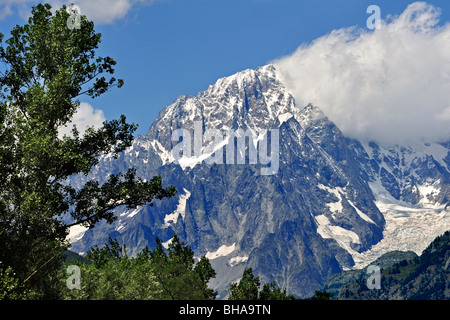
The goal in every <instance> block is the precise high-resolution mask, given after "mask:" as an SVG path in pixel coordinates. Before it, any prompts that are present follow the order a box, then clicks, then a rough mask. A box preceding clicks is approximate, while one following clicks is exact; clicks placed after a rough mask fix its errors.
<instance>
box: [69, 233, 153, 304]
mask: <svg viewBox="0 0 450 320" xmlns="http://www.w3.org/2000/svg"><path fill="white" fill-rule="evenodd" d="M86 259H87V263H82V262H80V261H73V260H72V261H69V262H68V265H76V266H78V267H79V268H80V278H81V279H80V288H79V289H70V288H67V284H66V281H67V280H66V279H67V274H66V270H67V268H62V269H61V274H60V279H61V292H62V296H61V297H62V298H63V299H70V300H75V299H80V300H149V299H157V298H158V297H159V295H160V291H161V289H160V285H159V284H158V282H157V281H156V277H155V276H154V273H153V270H152V268H151V263H150V259H149V257H148V255H145V254H142V253H140V254H138V255H137V256H136V257H135V258H132V257H129V256H128V255H127V252H126V247H125V245H123V246H120V245H119V243H118V242H117V240H113V239H112V238H110V239H109V242H108V244H106V245H104V246H103V247H102V248H97V247H94V248H91V249H90V250H89V251H88V253H87V255H86Z"/></svg>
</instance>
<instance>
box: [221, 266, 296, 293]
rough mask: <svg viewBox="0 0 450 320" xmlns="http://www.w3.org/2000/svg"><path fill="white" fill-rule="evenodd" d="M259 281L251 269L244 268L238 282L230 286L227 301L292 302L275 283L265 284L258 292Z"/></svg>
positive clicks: (284, 291) (284, 290)
mask: <svg viewBox="0 0 450 320" xmlns="http://www.w3.org/2000/svg"><path fill="white" fill-rule="evenodd" d="M260 285H261V281H260V279H259V276H258V277H255V275H254V274H253V269H252V268H246V269H245V270H244V273H243V274H242V278H241V279H240V280H239V282H238V283H237V282H234V283H232V284H231V286H230V294H229V296H228V300H293V299H294V297H293V296H291V295H288V294H287V293H286V289H280V288H278V287H277V286H276V284H275V282H270V283H265V284H264V285H263V287H262V289H261V290H259V288H260Z"/></svg>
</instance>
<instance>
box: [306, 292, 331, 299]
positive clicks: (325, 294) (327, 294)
mask: <svg viewBox="0 0 450 320" xmlns="http://www.w3.org/2000/svg"><path fill="white" fill-rule="evenodd" d="M332 297H333V294H331V293H330V292H328V291H320V290H316V291H314V296H312V297H311V298H310V300H331V298H332Z"/></svg>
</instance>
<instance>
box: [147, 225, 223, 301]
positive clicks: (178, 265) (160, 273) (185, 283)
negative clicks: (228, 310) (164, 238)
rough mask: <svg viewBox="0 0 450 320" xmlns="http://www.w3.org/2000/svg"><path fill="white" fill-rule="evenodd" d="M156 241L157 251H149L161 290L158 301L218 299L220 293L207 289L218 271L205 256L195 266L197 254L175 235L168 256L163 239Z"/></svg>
mask: <svg viewBox="0 0 450 320" xmlns="http://www.w3.org/2000/svg"><path fill="white" fill-rule="evenodd" d="M156 242H157V246H156V248H155V249H154V250H153V251H148V255H149V256H150V257H151V262H152V267H153V270H154V274H155V276H156V279H157V281H158V283H159V284H160V285H161V288H162V292H161V295H160V296H159V299H163V300H179V299H187V300H205V299H206V300H213V299H215V297H216V295H217V293H216V292H215V291H213V290H212V289H210V288H208V281H209V280H210V279H211V278H214V277H215V275H216V272H215V271H214V269H213V268H212V267H211V264H210V263H209V260H208V259H207V258H206V257H205V256H202V257H201V258H200V260H199V262H198V263H197V264H195V265H194V252H193V251H192V250H191V248H190V247H189V246H187V245H185V244H184V243H183V242H180V239H179V238H178V236H177V235H176V234H175V235H174V236H173V238H172V241H171V242H170V244H169V246H168V249H167V253H166V251H165V250H164V247H163V246H162V243H161V240H159V239H156Z"/></svg>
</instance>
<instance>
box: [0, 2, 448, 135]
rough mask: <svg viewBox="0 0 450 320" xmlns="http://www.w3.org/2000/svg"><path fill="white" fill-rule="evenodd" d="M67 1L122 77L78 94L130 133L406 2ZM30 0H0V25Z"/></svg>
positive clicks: (15, 18)
mask: <svg viewBox="0 0 450 320" xmlns="http://www.w3.org/2000/svg"><path fill="white" fill-rule="evenodd" d="M73 2H74V3H76V4H78V6H79V7H80V10H81V13H82V14H86V15H88V17H89V15H90V16H91V17H94V18H93V20H94V22H96V30H97V31H98V32H101V33H102V35H103V42H102V44H101V47H100V50H99V51H98V53H99V55H103V56H105V55H109V56H111V57H113V58H114V59H116V61H117V63H118V65H117V69H116V71H117V72H116V75H117V77H120V78H123V79H124V80H125V85H124V86H123V87H122V88H121V89H114V90H113V91H111V92H109V93H107V94H106V95H104V96H103V97H101V98H97V99H94V100H92V99H90V98H86V100H85V101H86V102H88V103H89V104H91V105H92V106H93V107H94V108H96V109H102V110H103V112H104V115H105V117H106V118H107V119H115V118H118V116H119V115H120V114H125V115H126V116H127V118H128V119H129V121H132V122H135V123H138V124H139V129H138V132H137V134H145V133H146V131H147V130H148V128H149V126H150V124H151V123H152V121H153V120H154V119H155V118H156V116H157V114H158V112H159V111H160V110H161V109H162V108H163V107H164V106H166V105H168V104H170V103H172V102H173V101H174V100H175V99H176V98H177V97H178V96H180V95H182V94H187V95H194V94H196V93H197V92H199V91H202V90H205V89H206V88H207V86H208V85H209V84H212V83H214V82H215V81H216V80H217V79H218V78H220V77H224V76H228V75H231V74H234V73H236V72H238V71H241V70H244V69H247V68H256V67H258V66H261V65H264V64H266V63H268V62H269V61H271V60H274V59H278V58H282V57H283V56H286V55H289V54H291V53H293V52H294V51H295V50H296V48H297V47H299V46H300V45H301V44H302V43H310V42H311V41H313V40H314V39H316V38H318V37H321V36H323V35H326V34H328V33H329V32H331V31H332V30H334V29H339V28H344V27H349V26H354V25H357V26H360V27H361V28H365V27H366V20H367V18H368V17H369V14H367V13H366V9H367V7H368V6H369V5H371V4H375V5H378V6H379V7H380V9H381V16H382V18H385V17H386V15H388V14H392V15H398V14H401V13H402V12H403V10H405V8H406V7H407V6H408V4H410V3H411V2H412V1H403V0H396V1H384V0H383V1H381V0H373V1H366V0H343V1H336V0H319V1H294V0H153V1H150V0H147V1H145V0H111V1H108V0H102V1H100V2H98V3H99V4H101V5H102V6H103V9H98V10H99V11H98V12H95V10H96V9H95V8H93V7H94V5H92V4H91V5H90V7H88V6H87V5H86V3H87V2H86V1H84V2H83V1H78V2H77V1H73ZM92 2H94V1H92ZM427 2H428V3H430V4H433V5H435V6H437V7H439V8H441V9H442V13H441V15H440V21H441V22H440V24H444V23H446V22H447V21H449V20H450V1H445V0H440V1H427ZM35 3H37V2H36V1H31V0H30V1H29V0H0V19H1V20H0V32H2V33H4V34H5V35H7V34H8V33H9V30H10V29H11V27H12V26H13V25H15V24H23V23H24V22H25V20H24V19H23V17H24V16H26V12H27V10H28V11H29V8H30V7H31V5H33V4H35ZM52 3H54V4H56V5H58V4H60V3H65V1H56V0H55V1H52ZM113 6H116V7H113ZM99 8H102V7H99ZM114 10H115V11H114ZM102 14H103V15H104V16H102ZM108 14H110V16H106V15H108Z"/></svg>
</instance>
